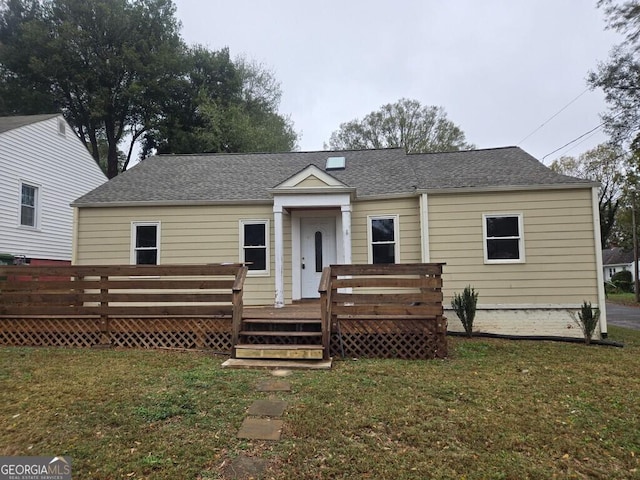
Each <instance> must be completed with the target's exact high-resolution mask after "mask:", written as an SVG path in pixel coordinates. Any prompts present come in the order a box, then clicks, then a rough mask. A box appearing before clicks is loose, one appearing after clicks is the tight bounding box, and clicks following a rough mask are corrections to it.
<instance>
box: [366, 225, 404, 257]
mask: <svg viewBox="0 0 640 480" xmlns="http://www.w3.org/2000/svg"><path fill="white" fill-rule="evenodd" d="M368 230H369V263H399V262H400V259H399V251H398V216H397V215H385V216H379V217H377V216H376V217H369V229H368Z"/></svg>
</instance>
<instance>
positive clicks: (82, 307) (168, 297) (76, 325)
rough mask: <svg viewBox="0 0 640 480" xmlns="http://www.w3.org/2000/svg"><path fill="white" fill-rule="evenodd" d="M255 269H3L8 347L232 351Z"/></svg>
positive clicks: (3, 331) (0, 302)
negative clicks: (244, 295)
mask: <svg viewBox="0 0 640 480" xmlns="http://www.w3.org/2000/svg"><path fill="white" fill-rule="evenodd" d="M246 273H247V268H246V267H245V266H242V265H240V264H229V265H222V264H216V265H136V266H133V265H132V266H128V265H127V266H122V265H109V266H64V267H62V266H60V267H51V266H47V267H37V266H0V344H2V345H57V346H77V347H92V346H98V345H114V346H125V347H167V348H176V347H178V348H210V349H214V350H219V351H224V352H228V351H230V350H231V347H232V331H233V327H232V325H233V323H234V322H235V323H238V324H239V322H240V318H241V317H242V306H243V305H242V290H243V286H244V280H245V278H246Z"/></svg>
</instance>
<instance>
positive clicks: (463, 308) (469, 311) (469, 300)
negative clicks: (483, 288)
mask: <svg viewBox="0 0 640 480" xmlns="http://www.w3.org/2000/svg"><path fill="white" fill-rule="evenodd" d="M477 303H478V294H477V293H476V291H475V290H474V289H473V288H471V285H467V286H466V287H465V289H464V290H463V292H462V295H459V294H457V293H454V294H453V300H451V308H453V310H454V311H455V312H456V315H457V316H458V318H459V319H460V321H461V322H462V326H463V327H464V331H465V332H467V336H468V337H470V336H471V335H472V333H473V320H474V319H475V317H476V305H477Z"/></svg>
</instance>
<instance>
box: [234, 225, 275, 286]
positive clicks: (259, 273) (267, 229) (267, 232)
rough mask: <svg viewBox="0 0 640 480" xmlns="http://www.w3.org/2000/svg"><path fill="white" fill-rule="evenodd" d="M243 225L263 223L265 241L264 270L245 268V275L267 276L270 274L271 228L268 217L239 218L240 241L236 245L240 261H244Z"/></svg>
mask: <svg viewBox="0 0 640 480" xmlns="http://www.w3.org/2000/svg"><path fill="white" fill-rule="evenodd" d="M245 225H264V242H265V256H266V261H265V267H266V269H265V270H247V275H248V276H250V277H268V276H270V275H271V246H270V238H271V228H270V222H269V220H268V219H264V218H262V219H241V220H240V225H239V229H240V242H239V245H238V247H239V248H238V258H239V259H240V263H244V226H245Z"/></svg>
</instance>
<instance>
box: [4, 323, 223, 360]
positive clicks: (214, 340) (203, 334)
mask: <svg viewBox="0 0 640 480" xmlns="http://www.w3.org/2000/svg"><path fill="white" fill-rule="evenodd" d="M103 330H105V331H103ZM105 344H106V345H112V346H116V347H133V348H199V349H211V350H215V351H219V352H230V351H231V346H232V345H231V319H226V318H160V319H159V318H112V319H110V320H109V325H108V329H105V326H104V325H103V324H102V322H101V321H100V319H98V318H10V319H9V318H0V345H7V346H8V345H12V346H56V347H58V346H59V347H93V346H97V345H105Z"/></svg>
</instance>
